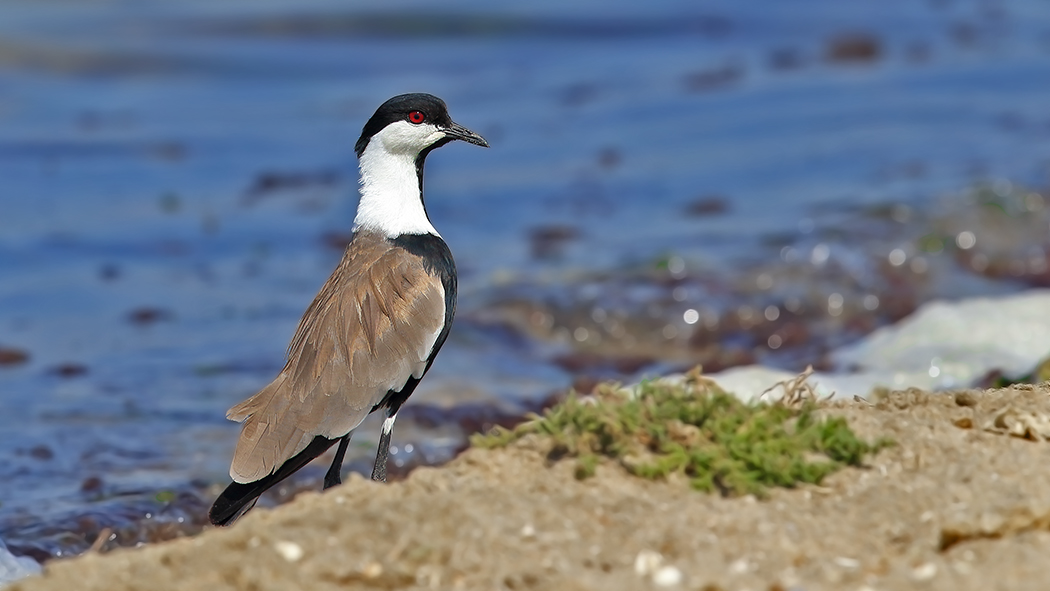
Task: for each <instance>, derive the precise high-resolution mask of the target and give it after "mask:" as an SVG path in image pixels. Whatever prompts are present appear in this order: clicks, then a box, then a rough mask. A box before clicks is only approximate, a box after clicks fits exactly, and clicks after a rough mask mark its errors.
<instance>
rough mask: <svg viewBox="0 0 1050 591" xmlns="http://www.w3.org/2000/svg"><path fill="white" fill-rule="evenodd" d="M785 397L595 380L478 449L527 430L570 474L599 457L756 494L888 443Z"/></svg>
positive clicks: (815, 477)
mask: <svg viewBox="0 0 1050 591" xmlns="http://www.w3.org/2000/svg"><path fill="white" fill-rule="evenodd" d="M788 394H789V395H788V396H787V400H786V401H785V402H774V403H756V404H747V403H744V402H741V401H740V400H739V399H738V398H736V397H735V396H733V395H731V394H727V393H725V392H723V391H721V390H720V389H719V388H718V387H717V386H716V385H715V384H714V383H713V382H711V381H710V380H708V379H706V378H704V377H702V376H701V375H700V374H699V371H698V370H695V371H694V372H692V373H690V374H689V376H688V377H687V378H686V380H684V382H683V383H681V384H675V385H671V384H667V383H663V382H648V383H643V384H642V385H641V386H639V387H638V388H637V389H636V391H635V392H631V391H627V390H624V389H622V388H620V387H618V386H616V385H611V384H603V385H601V386H599V387H598V388H597V389H595V391H594V393H593V394H592V395H590V396H579V395H577V394H571V395H570V396H569V398H568V399H567V400H565V401H564V402H562V403H561V404H559V405H557V406H555V407H554V408H551V409H548V410H547V411H546V412H545V413H544V415H543V416H542V417H540V416H534V417H532V419H531V420H529V421H528V422H526V423H523V424H521V425H519V426H517V427H516V428H514V429H513V430H507V429H502V428H497V429H495V430H494V431H492V432H490V433H489V434H487V435H475V436H474V437H473V438H472V439H471V443H472V444H473V445H474V446H476V447H487V448H491V447H502V446H505V445H507V444H509V443H510V442H512V441H515V440H517V439H519V438H521V437H524V436H526V435H528V434H537V435H539V436H541V437H548V438H550V439H551V440H552V442H553V450H552V457H555V458H557V457H562V456H573V457H575V458H576V462H577V467H576V476H577V477H578V478H586V477H588V476H590V475H592V474H594V471H595V469H596V467H597V466H598V464H599V462H600V461H601V458H602V457H607V458H612V459H615V460H617V461H618V462H619V463H620V464H621V465H623V466H624V467H625V468H626V469H627V470H628V471H629V472H631V473H632V474H635V475H637V476H641V477H643V478H653V479H656V478H662V477H665V476H667V475H669V474H672V473H681V474H684V475H685V476H686V477H687V478H689V480H690V482H691V483H692V486H693V487H694V488H696V489H699V490H702V491H714V490H718V491H720V492H721V493H722V494H724V495H744V494H754V495H756V496H762V495H764V493H765V492H766V490H767V489H768V488H769V487H771V486H784V487H792V486H794V485H796V484H798V483H813V484H818V483H820V481H821V480H822V479H823V478H824V477H825V476H827V475H828V474H830V473H832V472H834V471H835V470H838V469H839V468H841V467H842V466H846V465H851V466H856V465H859V464H860V463H861V460H862V459H863V457H864V455H865V454H868V453H873V452H875V451H877V450H879V449H881V448H883V447H886V446H887V445H890V442H889V441H886V440H880V441H877V442H875V443H867V442H864V441H862V440H860V439H859V438H858V437H857V436H856V434H855V433H854V432H853V431H852V430H851V429H850V428H849V425H847V424H846V421H845V419H843V418H841V417H831V418H820V417H819V416H818V409H817V404H816V402H815V401H813V400H812V398H810V399H808V400H807V399H803V398H804V397H803V396H798V395H796V394H795V393H792V392H789V393H788Z"/></svg>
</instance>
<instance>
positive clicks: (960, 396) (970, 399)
mask: <svg viewBox="0 0 1050 591" xmlns="http://www.w3.org/2000/svg"><path fill="white" fill-rule="evenodd" d="M955 404H958V405H959V406H977V394H976V393H975V392H973V391H972V390H963V391H962V392H956V393H955Z"/></svg>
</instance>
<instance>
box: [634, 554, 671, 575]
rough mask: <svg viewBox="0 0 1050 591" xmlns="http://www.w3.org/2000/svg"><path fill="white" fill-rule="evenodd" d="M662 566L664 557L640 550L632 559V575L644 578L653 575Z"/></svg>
mask: <svg viewBox="0 0 1050 591" xmlns="http://www.w3.org/2000/svg"><path fill="white" fill-rule="evenodd" d="M663 564H664V557H663V555H661V554H660V553H659V552H654V551H652V550H642V551H641V552H639V553H638V556H636V557H635V558H634V574H636V575H638V576H639V577H645V576H648V575H651V574H653V573H655V572H656V571H657V570H659V569H660V567H661V566H663Z"/></svg>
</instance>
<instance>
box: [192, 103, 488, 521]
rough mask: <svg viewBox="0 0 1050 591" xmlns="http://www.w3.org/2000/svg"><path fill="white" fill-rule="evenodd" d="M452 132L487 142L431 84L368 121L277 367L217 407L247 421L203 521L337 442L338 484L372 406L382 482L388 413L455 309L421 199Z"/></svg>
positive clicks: (223, 515)
mask: <svg viewBox="0 0 1050 591" xmlns="http://www.w3.org/2000/svg"><path fill="white" fill-rule="evenodd" d="M453 140H464V141H467V142H470V143H472V144H477V145H479V146H485V147H487V146H488V143H487V142H486V141H485V139H484V138H482V137H481V136H480V135H478V134H476V133H474V132H472V131H470V130H468V129H467V128H465V127H462V126H461V125H458V124H456V123H454V122H453V121H452V119H450V118H449V115H448V110H447V108H446V107H445V103H444V102H443V101H442V100H441V99H439V98H437V97H435V96H432V95H429V94H403V95H401V96H395V97H394V98H392V99H390V100H388V101H387V102H385V103H383V104H382V105H381V106H380V107H379V109H378V110H376V112H375V115H372V118H371V119H369V120H368V123H366V124H365V127H364V130H363V131H362V132H361V138H360V139H359V140H357V145H356V146H355V150H356V152H357V156H358V159H359V160H360V168H361V201H360V203H359V204H358V207H357V217H356V218H355V219H354V234H353V238H351V239H350V244H348V245H347V247H346V252H345V253H344V254H343V258H342V260H341V261H340V262H339V266H338V267H336V269H335V272H333V273H332V276H331V277H329V278H328V281H327V282H326V283H325V284H324V286H323V287H322V288H321V291H320V293H318V294H317V296H316V297H315V298H314V301H313V303H311V304H310V307H309V308H307V309H306V313H305V314H303V318H302V320H300V321H299V328H298V329H297V330H296V331H295V336H294V337H292V342H291V345H289V347H288V361H287V363H286V364H285V366H284V369H283V370H281V373H280V374H279V375H278V376H277V378H276V379H274V381H273V382H271V383H270V385H268V386H266V387H265V388H263V389H262V390H260V391H259V393H257V394H256V395H254V396H252V397H251V398H249V399H247V400H245V401H244V402H242V403H240V404H238V405H237V406H234V407H233V408H231V409H230V410H229V412H228V413H227V414H226V417H227V418H229V419H231V420H234V421H243V422H244V427H243V428H242V430H241V437H240V440H239V441H238V442H237V449H236V451H235V452H234V455H233V463H232V465H231V466H230V476H231V477H232V478H233V483H232V484H230V485H229V486H228V487H226V490H225V491H223V493H222V494H221V495H219V498H218V499H217V500H216V501H215V504H214V505H213V506H212V508H211V511H210V513H209V517H210V518H211V522H212V523H214V524H216V525H228V524H230V523H232V522H233V521H234V520H235V519H237V518H238V517H240V516H241V515H243V514H244V513H245V512H246V511H248V510H249V509H251V508H252V506H254V505H255V502H256V500H258V498H259V495H261V494H262V493H263V492H264V491H265V490H266V489H268V488H270V487H271V486H273V485H274V484H276V483H278V482H280V481H281V480H283V479H284V478H287V477H288V476H289V475H291V474H292V473H293V472H295V471H296V470H298V469H300V468H302V467H303V466H305V465H306V464H307V463H309V462H310V460H312V459H314V458H316V457H317V456H319V455H321V454H322V453H324V452H325V451H326V450H327V449H328V448H330V447H331V446H332V444H334V443H336V442H339V447H338V448H337V450H336V453H335V460H334V461H333V462H332V467H331V468H329V470H328V473H327V474H326V475H325V479H324V488H326V489H327V488H329V487H332V486H335V485H336V484H339V482H340V479H339V472H340V468H341V467H342V463H343V455H344V454H345V453H346V447H347V444H348V443H349V442H350V435H351V433H352V432H353V430H354V429H355V428H357V426H358V425H360V424H361V421H363V420H364V418H365V416H367V415H368V414H369V413H371V412H374V411H377V410H384V411H385V412H386V420H385V421H384V422H383V432H382V435H381V436H380V439H379V451H378V452H377V453H376V462H375V467H374V468H373V470H372V479H373V480H379V481H385V480H386V467H387V450H388V449H389V447H390V432H391V430H392V429H393V427H394V418H395V417H396V416H397V411H398V409H399V408H401V405H402V404H404V402H405V400H406V399H407V398H408V397H409V396H410V395H411V394H412V391H413V390H415V388H416V385H417V384H418V383H419V380H420V379H422V377H423V375H424V374H426V373H427V370H428V369H430V364H431V363H433V362H434V356H435V355H437V352H438V349H440V348H441V345H442V344H444V342H445V338H446V337H447V336H448V331H449V328H450V327H451V325H452V316H453V315H454V314H455V312H456V265H455V263H454V262H453V260H452V253H451V252H449V249H448V246H447V245H445V241H444V240H442V239H441V236H440V235H439V234H438V233H437V230H435V229H434V226H433V225H431V223H430V219H429V218H428V216H427V210H426V207H425V205H424V203H423V162H424V160H425V159H426V157H427V154H429V153H430V151H431V150H433V149H434V148H437V147H440V146H443V145H445V144H447V143H449V142H451V141H453Z"/></svg>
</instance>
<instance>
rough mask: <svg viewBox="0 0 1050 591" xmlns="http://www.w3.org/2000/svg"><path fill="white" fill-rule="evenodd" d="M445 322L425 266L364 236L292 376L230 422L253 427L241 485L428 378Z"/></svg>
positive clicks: (243, 406) (340, 272) (353, 247)
mask: <svg viewBox="0 0 1050 591" xmlns="http://www.w3.org/2000/svg"><path fill="white" fill-rule="evenodd" d="M444 316H445V292H444V289H443V288H442V286H441V280H440V279H439V278H438V277H435V276H433V275H431V274H430V273H428V272H427V271H426V269H425V268H424V264H423V259H422V258H420V257H418V256H416V255H413V254H411V253H409V252H407V251H405V250H404V249H402V248H399V247H397V246H394V245H393V244H392V243H391V242H390V241H389V240H387V239H386V238H385V237H384V236H382V235H380V234H376V233H371V232H358V233H357V234H356V235H355V236H354V238H353V240H351V242H350V244H349V245H348V246H347V249H346V252H345V254H344V255H343V259H342V260H341V261H340V262H339V266H338V267H336V269H335V271H334V272H333V273H332V276H331V277H329V279H328V281H327V282H326V283H325V284H324V286H323V287H322V288H321V291H320V292H319V293H318V294H317V296H316V297H315V298H314V301H313V303H311V304H310V307H309V308H307V309H306V313H305V314H303V318H302V320H300V322H299V328H298V329H297V330H296V331H295V336H294V337H293V338H292V342H291V345H290V346H289V347H288V362H287V363H286V364H285V366H284V369H283V370H282V371H281V373H280V374H279V375H278V376H277V378H276V379H274V381H273V382H271V383H270V384H269V385H268V386H266V387H265V388H263V389H262V390H260V391H259V393H257V394H256V395H254V396H252V397H251V398H249V399H247V400H245V401H244V402H242V403H240V404H238V405H236V406H234V407H233V408H231V409H230V410H229V412H228V413H227V414H226V417H227V418H229V419H231V420H234V421H244V427H243V429H242V430H241V437H240V440H239V441H238V442H237V450H236V452H234V456H233V464H232V465H231V466H230V476H231V477H232V478H233V480H234V481H236V482H241V483H245V482H252V481H255V480H258V479H259V478H262V477H264V476H267V475H269V474H271V473H272V472H273V471H274V470H275V469H276V468H277V467H278V466H280V465H281V464H283V463H284V462H285V461H286V460H288V459H289V458H291V457H293V456H294V455H295V454H297V453H299V452H300V451H302V450H303V449H305V448H306V446H307V445H308V444H309V443H310V441H311V440H313V438H314V437H315V436H317V435H322V436H324V437H328V438H336V437H341V436H343V435H345V434H346V433H349V432H350V431H351V430H352V429H354V428H356V427H357V426H358V425H359V424H360V423H361V421H362V420H364V418H365V416H367V415H368V413H369V412H371V411H372V408H373V407H374V406H375V405H376V404H378V403H379V402H380V401H382V399H383V398H384V397H385V396H386V394H387V392H388V391H390V390H394V391H398V390H400V389H401V387H402V386H403V385H404V384H405V382H406V381H408V379H409V378H410V377H416V378H419V377H422V375H423V372H424V371H425V370H426V364H427V358H428V356H429V355H430V351H431V349H432V347H433V345H434V342H435V341H436V339H437V336H438V334H439V333H440V332H441V329H442V327H443V325H444Z"/></svg>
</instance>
